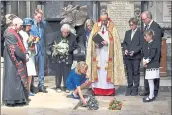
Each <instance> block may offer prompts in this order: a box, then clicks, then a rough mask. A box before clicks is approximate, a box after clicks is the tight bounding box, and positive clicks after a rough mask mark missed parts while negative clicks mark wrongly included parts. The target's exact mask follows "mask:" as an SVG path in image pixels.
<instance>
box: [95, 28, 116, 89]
mask: <svg viewBox="0 0 172 115" xmlns="http://www.w3.org/2000/svg"><path fill="white" fill-rule="evenodd" d="M103 28H104V34H102V30H103ZM98 33H99V34H100V36H101V37H102V38H103V39H104V40H106V41H107V42H108V44H109V35H108V31H107V29H106V27H105V26H102V27H101V29H100V31H99V32H98ZM109 46H110V45H108V46H104V47H102V48H100V49H99V48H97V49H96V53H97V57H98V60H99V61H98V66H99V67H100V69H98V70H97V71H98V82H94V83H92V87H93V88H100V89H112V88H114V84H112V83H108V82H107V71H106V70H105V68H106V66H107V62H108V59H109Z"/></svg>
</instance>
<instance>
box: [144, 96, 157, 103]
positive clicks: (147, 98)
mask: <svg viewBox="0 0 172 115" xmlns="http://www.w3.org/2000/svg"><path fill="white" fill-rule="evenodd" d="M154 99H155V98H154V97H153V98H152V99H150V98H149V96H148V97H146V98H143V102H152V101H154Z"/></svg>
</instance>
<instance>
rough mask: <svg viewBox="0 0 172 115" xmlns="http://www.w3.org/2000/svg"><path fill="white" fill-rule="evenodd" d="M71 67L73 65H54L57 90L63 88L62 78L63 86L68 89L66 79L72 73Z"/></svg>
mask: <svg viewBox="0 0 172 115" xmlns="http://www.w3.org/2000/svg"><path fill="white" fill-rule="evenodd" d="M71 67H72V64H64V63H53V69H55V80H56V88H60V87H61V81H62V76H63V86H64V88H66V79H67V77H68V75H69V73H70V72H71Z"/></svg>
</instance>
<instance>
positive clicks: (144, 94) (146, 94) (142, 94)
mask: <svg viewBox="0 0 172 115" xmlns="http://www.w3.org/2000/svg"><path fill="white" fill-rule="evenodd" d="M139 95H140V96H148V95H149V93H146V92H143V93H140V94H139Z"/></svg>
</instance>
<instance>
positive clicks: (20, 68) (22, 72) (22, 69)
mask: <svg viewBox="0 0 172 115" xmlns="http://www.w3.org/2000/svg"><path fill="white" fill-rule="evenodd" d="M9 32H11V33H13V34H14V36H15V37H16V38H17V41H18V42H17V47H19V48H20V49H21V51H22V52H23V53H26V49H25V47H24V44H23V43H22V41H21V38H20V37H19V35H18V34H17V33H16V31H15V30H13V29H9ZM8 51H9V54H10V58H11V60H12V61H13V63H14V64H15V66H16V69H17V72H18V75H19V77H20V78H21V81H22V83H23V85H24V87H27V69H26V65H25V63H23V62H22V61H18V60H17V58H16V56H15V46H14V45H10V47H9V50H8Z"/></svg>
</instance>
